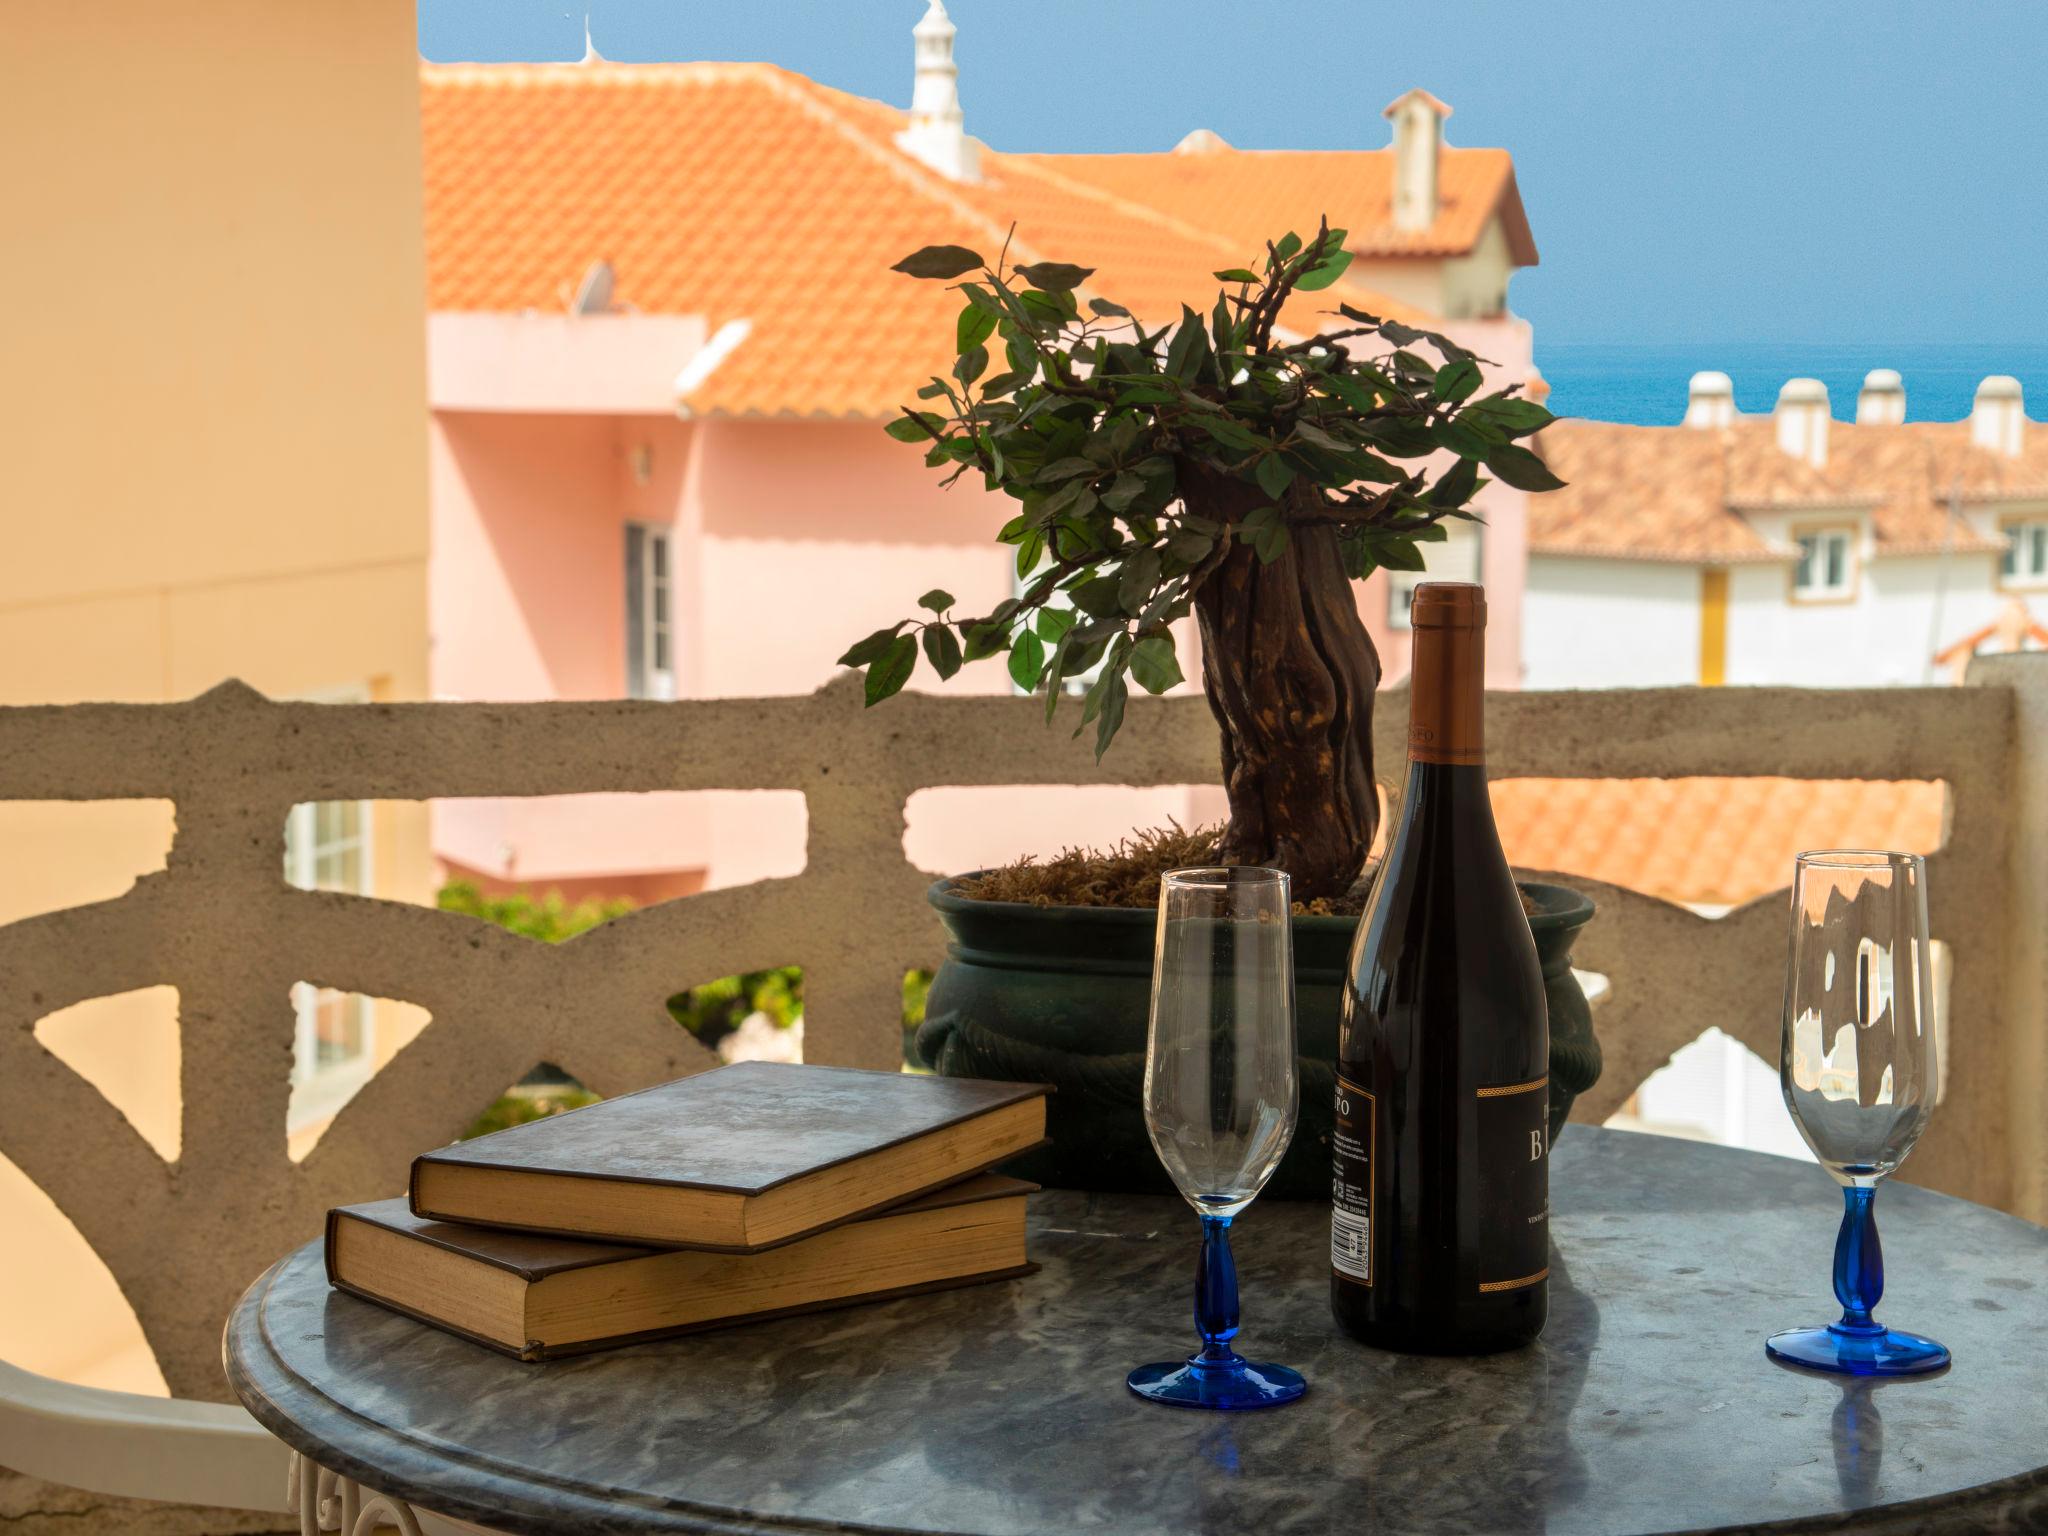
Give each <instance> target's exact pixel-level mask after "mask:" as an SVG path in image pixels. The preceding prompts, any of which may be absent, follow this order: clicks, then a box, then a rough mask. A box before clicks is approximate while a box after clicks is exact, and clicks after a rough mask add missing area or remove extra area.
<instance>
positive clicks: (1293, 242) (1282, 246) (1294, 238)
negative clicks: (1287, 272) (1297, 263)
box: [1273, 229, 1301, 261]
mask: <svg viewBox="0 0 2048 1536" xmlns="http://www.w3.org/2000/svg"><path fill="white" fill-rule="evenodd" d="M1300 249H1301V236H1299V235H1297V234H1296V233H1295V232H1294V231H1293V230H1291V229H1290V230H1289V231H1287V233H1286V234H1284V235H1282V236H1281V237H1280V243H1279V244H1278V245H1276V246H1274V247H1273V254H1274V255H1275V256H1278V257H1279V258H1280V259H1281V260H1282V261H1285V260H1286V259H1287V258H1288V257H1290V256H1292V255H1293V254H1294V253H1295V252H1296V251H1298V250H1300Z"/></svg>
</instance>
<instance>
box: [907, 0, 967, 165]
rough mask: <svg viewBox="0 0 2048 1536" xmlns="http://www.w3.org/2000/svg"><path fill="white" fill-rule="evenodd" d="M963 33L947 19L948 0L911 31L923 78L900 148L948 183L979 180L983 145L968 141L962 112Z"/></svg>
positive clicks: (935, 4)
mask: <svg viewBox="0 0 2048 1536" xmlns="http://www.w3.org/2000/svg"><path fill="white" fill-rule="evenodd" d="M957 30H958V29H957V28H955V27H954V25H953V18H952V17H950V16H948V15H947V14H946V7H945V0H931V4H930V5H929V6H928V7H927V8H926V10H925V13H924V15H923V17H922V18H921V19H920V20H919V21H918V23H917V25H916V26H914V27H912V28H911V29H910V36H911V39H912V53H913V56H914V58H915V61H916V68H917V75H916V81H915V83H914V84H913V85H912V87H911V91H910V123H909V125H908V126H907V127H905V128H904V130H903V131H902V132H901V133H899V134H897V135H896V147H897V148H898V149H900V150H902V151H903V152H904V153H905V154H908V155H911V156H913V157H915V158H916V159H918V160H921V161H923V162H924V163H925V164H926V165H928V166H930V167H931V168H932V169H933V170H935V171H937V172H938V173H939V174H940V175H941V176H944V177H945V178H946V179H947V180H948V181H978V180H980V179H981V146H980V145H979V144H977V143H976V142H975V141H974V140H973V139H970V138H969V137H968V136H967V129H966V119H965V117H964V116H963V115H962V113H961V111H960V66H959V65H957V64H955V63H954V62H953V37H954V34H955V33H956V31H957Z"/></svg>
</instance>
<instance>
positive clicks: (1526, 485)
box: [1486, 443, 1564, 491]
mask: <svg viewBox="0 0 2048 1536" xmlns="http://www.w3.org/2000/svg"><path fill="white" fill-rule="evenodd" d="M1486 467H1487V468H1488V469H1490V470H1492V471H1493V472H1494V474H1495V475H1497V476H1498V477H1499V478H1500V479H1502V480H1504V481H1506V482H1507V483H1508V484H1509V485H1512V486H1513V487H1514V488H1515V489H1516V490H1518V491H1555V490H1558V489H1560V488H1562V487H1563V485H1564V482H1563V481H1562V480H1560V479H1558V478H1557V476H1555V475H1553V474H1552V473H1551V472H1550V466H1549V465H1548V464H1545V463H1544V462H1543V461H1542V460H1541V459H1539V458H1537V457H1536V455H1535V454H1533V453H1531V452H1530V451H1529V450H1528V449H1526V448H1518V447H1516V446H1515V445H1514V444H1513V443H1503V444H1501V446H1500V447H1498V448H1496V449H1494V450H1493V451H1492V452H1491V453H1489V454H1488V455H1487V456H1486Z"/></svg>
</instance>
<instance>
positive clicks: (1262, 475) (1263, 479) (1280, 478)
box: [1153, 453, 1294, 693]
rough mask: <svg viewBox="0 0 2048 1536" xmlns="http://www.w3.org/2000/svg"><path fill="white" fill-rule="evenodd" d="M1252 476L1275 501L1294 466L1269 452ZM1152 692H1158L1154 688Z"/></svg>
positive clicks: (1290, 478) (1254, 469)
mask: <svg viewBox="0 0 2048 1536" xmlns="http://www.w3.org/2000/svg"><path fill="white" fill-rule="evenodd" d="M1252 475H1253V478H1255V479H1256V480H1257V481H1258V482H1259V489H1260V490H1262V491H1264V492H1265V493H1266V494H1267V495H1268V496H1271V497H1272V498H1273V499H1274V500H1275V501H1278V500H1279V499H1280V495H1281V493H1282V492H1283V491H1285V490H1286V489H1287V487H1288V486H1289V485H1290V484H1292V483H1293V480H1294V466H1292V465H1291V464H1289V463H1288V462H1287V461H1286V460H1285V459H1283V458H1281V457H1280V455H1279V454H1277V453H1269V454H1267V455H1266V456H1265V457H1264V458H1263V459H1261V460H1259V462H1258V464H1257V465H1256V466H1255V467H1254V468H1253V470H1252ZM1153 692H1155V693H1156V692H1158V690H1157V689H1156V688H1155V689H1154V690H1153Z"/></svg>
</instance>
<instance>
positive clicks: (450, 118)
mask: <svg viewBox="0 0 2048 1536" xmlns="http://www.w3.org/2000/svg"><path fill="white" fill-rule="evenodd" d="M422 84H423V90H422V107H421V112H422V128H423V133H424V142H425V172H426V174H425V187H426V227H427V266H428V287H429V306H430V308H432V309H435V310H501V311H518V310H525V309H541V310H550V311H558V310H560V309H562V308H564V307H565V306H566V304H567V299H568V295H569V292H570V290H571V289H572V288H573V286H574V285H575V283H576V282H577V280H578V279H579V278H580V277H581V276H582V274H583V273H584V272H585V271H586V270H587V269H588V268H589V266H590V264H591V263H592V262H594V261H597V260H600V259H602V260H606V261H609V262H610V263H611V264H612V266H613V268H614V270H615V273H616V285H615V289H614V300H615V303H617V304H618V305H619V306H621V307H625V308H633V309H639V310H643V311H648V312H656V313H688V314H701V315H703V316H705V318H706V319H707V320H708V321H709V322H710V323H711V325H712V326H713V327H714V328H715V327H717V326H720V325H722V324H724V323H725V322H727V321H730V320H736V319H745V320H747V321H748V322H749V323H750V327H751V328H750V330H749V333H748V334H747V336H746V339H745V341H744V342H742V343H741V344H740V345H739V346H738V347H737V348H735V349H734V351H733V352H732V354H731V355H730V356H729V357H728V358H726V359H725V360H724V361H723V362H721V363H720V364H719V366H718V367H717V368H716V369H714V370H713V371H712V373H711V375H710V377H709V378H708V379H707V380H706V381H705V382H704V383H703V384H702V385H701V386H699V387H698V388H697V389H695V390H694V391H693V392H692V393H691V395H690V398H689V401H688V407H689V409H690V411H691V412H692V413H693V414H704V415H711V414H735V415H748V414H790V415H800V416H802V415H829V416H867V417H886V416H891V415H893V414H895V410H896V407H897V406H898V405H899V404H901V403H904V402H907V401H909V400H910V399H911V397H912V395H913V394H914V392H915V391H916V389H917V388H918V386H919V385H921V384H923V383H924V382H925V381H926V380H927V379H928V378H929V377H930V376H931V375H932V374H933V373H934V372H939V371H943V370H944V369H945V368H946V367H947V366H948V365H949V364H950V363H951V361H952V353H951V349H950V347H949V346H948V345H947V341H948V338H949V335H950V324H949V322H950V320H951V318H952V316H953V315H954V314H955V313H956V312H957V310H958V308H959V303H960V301H959V298H958V296H957V295H956V294H953V293H952V292H950V291H948V290H947V289H945V288H944V287H943V286H941V285H939V284H936V283H923V282H917V281H915V280H913V279H910V278H906V277H903V276H902V275H900V274H898V273H894V272H891V271H889V270H888V268H889V266H890V264H891V263H893V262H895V261H896V260H898V259H899V258H901V257H902V256H904V255H906V254H907V253H909V252H910V251H912V250H914V249H916V248H917V247H919V246H921V245H927V244H939V243H952V244H962V245H967V246H970V247H972V248H974V249H976V250H978V251H980V252H982V253H983V254H984V255H986V256H991V257H992V256H994V255H995V253H996V251H997V250H998V249H999V248H1000V247H1001V245H1002V242H1003V239H1004V237H1005V234H1006V232H1007V231H1008V229H1009V227H1010V224H1011V221H1012V220H1015V221H1016V225H1017V229H1016V238H1015V242H1014V243H1013V245H1012V253H1013V255H1021V257H1022V258H1023V259H1026V260H1028V259H1033V258H1050V259H1054V260H1065V261H1077V262H1082V263H1084V264H1087V265H1091V266H1094V267H1095V268H1096V269H1097V275H1096V277H1095V279H1094V281H1093V282H1092V284H1091V287H1090V291H1092V292H1095V293H1099V294H1101V295H1102V296H1104V297H1107V298H1111V299H1115V300H1116V301H1118V302H1120V303H1122V304H1124V305H1126V306H1127V307H1128V308H1130V309H1132V310H1133V311H1135V312H1136V313H1137V314H1139V315H1140V316H1141V317H1143V318H1145V319H1147V320H1149V321H1152V322H1153V323H1162V322H1164V321H1166V320H1169V319H1172V318H1174V317H1176V316H1177V315H1178V314H1179V312H1180V305H1181V303H1182V301H1183V300H1187V301H1190V302H1194V303H1195V304H1196V305H1197V307H1198V308H1205V307H1206V305H1205V304H1204V303H1203V302H1202V301H1204V300H1213V296H1214V293H1215V289H1216V283H1215V280H1214V279H1213V277H1212V276H1211V275H1210V274H1211V273H1212V272H1213V271H1215V270H1216V269H1217V268H1220V267H1225V266H1235V265H1240V264H1242V263H1244V262H1245V261H1246V260H1247V259H1249V258H1250V257H1251V256H1252V255H1253V254H1254V252H1255V251H1256V250H1257V248H1258V247H1257V245H1256V244H1255V243H1254V242H1253V241H1252V240H1251V238H1250V237H1248V236H1245V235H1242V234H1240V233H1239V232H1238V230H1237V224H1236V223H1235V222H1234V223H1233V224H1232V226H1231V227H1230V228H1227V229H1223V230H1220V231H1219V230H1218V229H1217V228H1215V227H1214V226H1209V225H1204V224H1201V223H1199V222H1197V221H1195V220H1192V219H1190V218H1188V217H1186V216H1185V215H1184V214H1183V213H1182V212H1181V211H1180V210H1179V209H1176V208H1171V207H1161V206H1157V205H1146V204H1144V203H1141V202H1139V201H1135V200H1133V199H1132V198H1130V197H1127V196H1125V195H1124V194H1123V193H1121V192H1119V191H1117V190H1115V189H1114V188H1110V187H1105V186H1102V185H1099V184H1097V183H1095V182H1091V181H1089V180H1086V179H1084V178H1081V177H1078V176H1076V175H1074V174H1073V173H1072V169H1071V168H1072V166H1073V164H1074V162H1075V161H1076V160H1078V159H1081V158H1086V157H1073V156H1034V155H1004V154H999V153H995V152H993V151H984V153H983V155H982V172H983V175H982V180H981V181H979V182H976V183H955V182H951V181H948V180H947V179H945V178H944V177H942V176H939V175H938V174H936V173H935V172H933V171H930V170H929V169H927V168H926V167H925V166H923V165H922V164H920V163H919V162H917V161H916V160H914V159H912V158H911V157H910V156H908V155H906V154H905V153H903V152H902V151H901V150H899V149H898V148H896V146H895V144H894V142H893V140H894V136H895V134H896V133H897V132H898V131H899V130H900V129H901V127H902V126H903V123H904V114H903V113H901V112H899V111H897V110H896V109H894V108H892V107H888V106H885V105H884V104H882V103H880V102H875V101H869V100H866V99H864V98H862V97H857V96H850V95H847V94H845V93H844V92H840V91H834V90H831V89H828V88H826V87H824V86H820V85H817V84H816V83H814V82H812V81H810V80H807V79H805V78H804V77H803V76H801V75H796V74H792V73H790V72H788V71H786V70H782V69H778V68H776V67H774V66H772V65H766V64H681V65H646V64H634V65H625V64H607V63H591V64H577V65H556V64H546V65H445V66H444V65H426V66H423V68H422ZM1232 153H1235V152H1232ZM1457 153H1459V154H1467V153H1472V154H1477V153H1480V152H1478V151H1469V152H1468V151H1459V152H1457ZM1109 158H1112V159H1120V160H1130V161H1145V160H1150V161H1154V162H1161V161H1171V160H1174V159H1176V158H1178V159H1182V160H1185V159H1188V158H1193V157H1187V156H1181V157H1175V156H1172V155H1153V156H1120V157H1109ZM1265 158H1267V159H1270V160H1272V161H1273V162H1275V163H1282V162H1292V161H1300V162H1304V164H1302V165H1300V166H1297V167H1295V169H1294V171H1292V172H1290V177H1291V179H1290V180H1289V182H1288V186H1289V187H1290V188H1291V189H1292V190H1291V192H1290V194H1289V197H1290V198H1291V199H1292V200H1291V202H1290V201H1289V199H1288V198H1275V199H1273V200H1272V203H1271V207H1272V209H1273V221H1272V222H1271V223H1270V224H1255V225H1253V226H1250V227H1257V228H1259V229H1260V231H1261V235H1260V238H1263V235H1264V233H1266V232H1270V231H1271V230H1273V229H1285V228H1289V227H1296V228H1298V227H1300V226H1301V225H1302V224H1303V222H1304V220H1307V221H1310V222H1312V221H1313V220H1314V218H1315V217H1316V215H1317V214H1318V213H1319V212H1320V211H1321V210H1323V209H1325V208H1327V209H1329V210H1330V211H1331V213H1332V215H1333V216H1334V215H1336V214H1337V213H1338V212H1340V211H1341V209H1342V207H1344V206H1345V205H1346V200H1347V197H1349V196H1350V195H1351V194H1350V189H1351V186H1352V183H1353V181H1355V180H1359V179H1360V178H1362V179H1363V182H1366V183H1369V182H1371V179H1372V176H1373V175H1375V174H1380V173H1377V172H1366V171H1361V170H1360V169H1359V163H1360V162H1367V161H1374V160H1375V156H1373V155H1370V154H1356V155H1346V154H1330V155H1302V156H1273V157H1265ZM1378 158H1379V159H1384V158H1385V156H1384V155H1382V156H1379V157H1378ZM1499 160H1500V168H1505V167H1506V157H1505V155H1500V156H1499ZM1500 168H1497V170H1498V169H1500ZM1463 174H1464V173H1462V172H1461V176H1463ZM1507 174H1508V175H1509V176H1510V178H1511V174H1512V173H1511V171H1509V172H1507ZM1478 179H1479V180H1483V179H1484V178H1483V177H1481V178H1478ZM1495 180H1496V182H1498V175H1497V174H1496V176H1495ZM1466 181H1473V178H1472V177H1465V179H1464V180H1463V181H1461V183H1460V185H1461V186H1463V185H1465V182H1466ZM1473 184H1474V185H1476V184H1477V182H1476V181H1474V183H1473ZM1509 190H1511V187H1510V188H1509ZM1379 195H1381V196H1382V197H1383V196H1384V193H1382V194H1379ZM1476 195H1477V194H1476V193H1463V192H1461V194H1460V196H1461V198H1463V199H1465V202H1464V203H1461V204H1460V205H1459V206H1467V205H1468V204H1469V203H1470V201H1471V198H1472V197H1475V196H1476ZM1283 204H1287V210H1286V212H1285V213H1284V214H1282V213H1281V212H1280V211H1279V210H1280V208H1281V206H1282V205H1283ZM1519 206H1520V205H1519V202H1517V203H1516V204H1515V207H1516V208H1517V209H1519ZM1198 211H1199V210H1198ZM1209 211H1210V212H1216V211H1217V210H1215V209H1214V208H1211V209H1210V210H1209ZM1260 217H1261V218H1264V214H1263V213H1261V215H1260ZM1461 217H1462V215H1461ZM1238 222H1242V220H1239V221H1238ZM1339 302H1349V303H1352V304H1355V305H1358V306H1359V307H1362V308H1366V309H1369V310H1372V311H1374V312H1376V313H1381V314H1385V315H1389V316H1392V317H1396V318H1401V319H1407V320H1411V321H1417V320H1422V319H1424V318H1426V317H1423V316H1420V315H1418V314H1417V313H1416V312H1415V311H1413V310H1412V309H1409V308H1407V307H1406V306H1403V305H1399V304H1396V303H1394V302H1392V301H1391V300H1388V299H1386V298H1385V297H1384V296H1381V295H1378V294H1375V293H1372V292H1371V291H1369V290H1367V289H1365V288H1363V287H1361V286H1360V285H1357V284H1352V283H1340V284H1338V285H1337V286H1336V287H1333V288H1331V289H1327V290H1325V291H1323V292H1322V293H1318V294H1314V295H1304V296H1303V297H1302V299H1301V300H1300V301H1298V302H1297V303H1296V304H1294V305H1291V306H1290V307H1289V309H1288V311H1287V313H1286V314H1285V315H1284V316H1283V324H1284V325H1286V326H1287V327H1288V328H1289V329H1291V330H1292V331H1294V332H1296V333H1298V334H1310V333H1313V332H1314V331H1315V330H1317V329H1319V328H1320V327H1321V326H1322V325H1323V324H1324V323H1325V320H1324V315H1325V314H1326V313H1327V312H1331V311H1334V310H1335V309H1336V307H1337V304H1338V303H1339ZM849 316H852V317H856V318H855V319H854V320H853V321H852V322H851V323H849V318H848V317H849Z"/></svg>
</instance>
